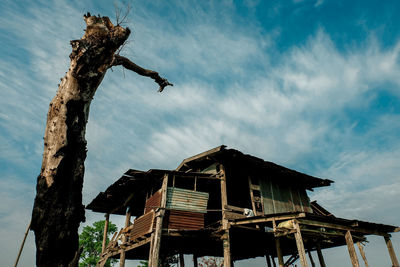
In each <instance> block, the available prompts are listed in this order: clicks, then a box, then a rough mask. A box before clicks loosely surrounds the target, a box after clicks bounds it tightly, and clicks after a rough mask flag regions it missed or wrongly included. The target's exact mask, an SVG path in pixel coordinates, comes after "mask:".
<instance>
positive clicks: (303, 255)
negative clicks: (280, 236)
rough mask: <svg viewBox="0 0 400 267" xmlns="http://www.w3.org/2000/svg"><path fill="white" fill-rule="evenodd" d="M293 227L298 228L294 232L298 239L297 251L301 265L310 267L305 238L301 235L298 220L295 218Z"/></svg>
mask: <svg viewBox="0 0 400 267" xmlns="http://www.w3.org/2000/svg"><path fill="white" fill-rule="evenodd" d="M293 228H294V229H295V230H296V232H295V233H294V237H295V239H296V246H297V251H298V253H299V258H300V262H301V266H302V267H308V262H307V258H306V251H305V249H304V243H303V238H302V237H301V231H300V226H299V223H298V222H297V221H296V220H293Z"/></svg>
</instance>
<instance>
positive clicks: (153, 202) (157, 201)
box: [145, 190, 161, 213]
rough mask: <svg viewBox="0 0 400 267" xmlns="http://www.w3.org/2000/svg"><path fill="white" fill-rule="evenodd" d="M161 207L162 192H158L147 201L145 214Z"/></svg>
mask: <svg viewBox="0 0 400 267" xmlns="http://www.w3.org/2000/svg"><path fill="white" fill-rule="evenodd" d="M160 205H161V190H158V191H157V192H155V193H154V194H153V195H152V196H151V197H150V198H149V199H147V201H146V209H145V213H147V212H149V211H150V210H154V209H156V208H158V207H160Z"/></svg>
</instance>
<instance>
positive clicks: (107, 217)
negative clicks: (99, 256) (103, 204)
mask: <svg viewBox="0 0 400 267" xmlns="http://www.w3.org/2000/svg"><path fill="white" fill-rule="evenodd" d="M109 220H110V214H108V213H107V214H106V221H105V223H104V233H103V242H102V244H101V253H104V251H105V250H106V242H107V232H108V222H109Z"/></svg>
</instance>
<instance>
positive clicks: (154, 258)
mask: <svg viewBox="0 0 400 267" xmlns="http://www.w3.org/2000/svg"><path fill="white" fill-rule="evenodd" d="M167 186H168V174H167V175H165V176H164V178H163V183H162V186H161V209H160V210H159V211H158V212H157V215H156V217H157V220H156V227H155V228H156V229H155V231H154V233H153V234H152V236H153V240H152V242H151V245H150V253H149V264H148V265H149V267H158V260H159V257H160V247H161V232H162V224H163V219H164V214H165V206H166V203H167Z"/></svg>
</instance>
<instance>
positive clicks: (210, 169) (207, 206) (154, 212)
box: [87, 146, 399, 267]
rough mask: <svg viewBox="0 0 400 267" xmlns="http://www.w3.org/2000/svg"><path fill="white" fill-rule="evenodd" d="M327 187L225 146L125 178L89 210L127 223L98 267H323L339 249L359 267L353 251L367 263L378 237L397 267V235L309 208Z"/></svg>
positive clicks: (325, 183) (383, 227)
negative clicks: (115, 265)
mask: <svg viewBox="0 0 400 267" xmlns="http://www.w3.org/2000/svg"><path fill="white" fill-rule="evenodd" d="M331 183H333V181H331V180H328V179H320V178H316V177H313V176H310V175H306V174H303V173H300V172H297V171H294V170H290V169H288V168H285V167H282V166H279V165H277V164H274V163H272V162H268V161H264V160H262V159H259V158H256V157H253V156H250V155H246V154H243V153H242V152H240V151H237V150H234V149H227V148H226V147H225V146H219V147H216V148H214V149H211V150H209V151H206V152H204V153H201V154H199V155H196V156H193V157H190V158H187V159H185V160H183V162H182V163H181V164H180V165H179V166H178V167H177V168H176V170H158V169H152V170H149V171H138V170H128V171H127V172H126V173H125V174H124V175H123V176H122V177H121V178H120V179H119V180H117V181H116V182H115V183H114V184H112V185H111V186H109V187H108V188H107V190H106V191H105V192H101V193H100V194H98V195H97V197H96V198H95V199H94V200H93V201H92V202H91V203H90V204H89V205H88V206H87V209H90V210H92V211H94V212H101V213H105V214H106V215H105V216H106V222H108V219H109V215H110V214H119V215H125V216H126V223H125V228H123V229H121V231H119V232H118V233H116V234H115V235H114V236H113V237H112V239H111V241H110V242H109V244H108V245H107V246H106V244H105V239H104V241H103V253H102V255H101V259H100V261H99V263H98V266H103V265H104V263H105V261H106V260H107V259H108V258H110V257H113V258H120V266H124V264H125V259H141V260H149V266H151V267H156V266H158V265H159V263H160V262H163V260H165V259H167V258H168V257H171V256H172V255H180V257H179V258H180V260H181V266H184V263H183V259H184V257H183V255H184V254H191V255H193V261H194V264H195V266H197V258H198V257H201V256H219V257H223V258H224V266H225V267H228V266H233V263H234V261H236V260H242V259H248V258H252V257H260V256H262V257H266V265H267V266H276V265H277V264H278V265H279V266H289V265H291V264H292V263H293V262H295V261H297V260H299V261H300V263H301V266H303V267H305V266H308V264H309V262H311V265H312V266H315V263H314V260H313V259H312V256H311V253H310V252H311V251H316V252H317V255H318V260H319V262H320V266H325V263H324V258H323V255H322V250H323V249H325V248H330V247H337V246H343V245H347V246H348V251H349V254H350V257H349V261H351V262H352V264H353V266H359V261H358V258H357V254H356V252H355V246H354V243H356V244H357V246H358V247H359V249H360V255H362V258H363V260H364V261H365V263H366V264H367V259H366V257H365V253H364V250H363V245H362V244H363V241H365V240H366V237H365V236H366V235H379V236H382V237H383V238H384V241H385V242H386V244H387V248H388V251H389V256H390V259H391V261H392V264H393V266H399V263H398V260H397V258H396V255H395V252H394V249H393V246H392V243H391V240H390V236H391V235H390V233H392V232H397V231H398V230H399V228H398V227H395V226H391V225H383V224H376V223H371V222H364V221H359V220H347V219H343V218H338V217H335V216H334V215H333V214H331V213H329V212H328V211H327V210H325V209H324V208H323V207H321V206H320V205H319V204H317V203H316V202H315V201H313V202H310V200H309V198H308V196H307V191H306V190H313V189H314V188H317V187H323V186H329V185H330V184H331ZM132 218H134V219H133V222H132ZM105 227H106V228H107V223H106V226H105ZM306 253H308V256H309V257H310V259H309V261H307V259H306ZM284 256H286V257H285V258H284ZM284 259H286V262H284ZM276 261H277V263H276ZM367 266H368V265H367Z"/></svg>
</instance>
